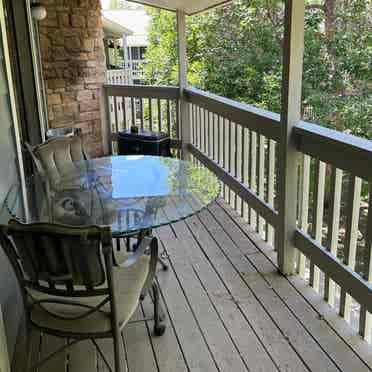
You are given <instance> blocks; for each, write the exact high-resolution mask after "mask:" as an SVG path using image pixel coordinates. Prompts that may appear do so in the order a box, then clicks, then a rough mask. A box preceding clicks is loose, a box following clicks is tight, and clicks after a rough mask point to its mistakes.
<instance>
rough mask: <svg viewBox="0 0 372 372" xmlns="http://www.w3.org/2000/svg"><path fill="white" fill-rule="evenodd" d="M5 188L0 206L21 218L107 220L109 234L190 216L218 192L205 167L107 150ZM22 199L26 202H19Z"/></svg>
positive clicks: (64, 221) (81, 221)
mask: <svg viewBox="0 0 372 372" xmlns="http://www.w3.org/2000/svg"><path fill="white" fill-rule="evenodd" d="M25 188H26V193H25V194H26V197H23V196H22V193H21V192H20V190H21V185H14V186H13V187H12V188H11V190H10V191H9V193H8V196H7V198H6V200H5V205H4V207H5V208H3V210H6V211H8V213H9V214H10V215H11V216H13V217H15V218H17V219H19V220H21V221H24V222H28V223H30V222H51V223H62V224H67V225H75V226H79V225H92V224H97V225H110V226H111V229H112V234H113V236H115V235H116V236H118V235H125V234H131V233H135V232H138V231H141V230H148V229H151V228H155V227H159V226H161V225H166V224H169V223H171V222H175V221H178V220H180V219H183V218H186V217H188V216H191V215H193V214H195V213H197V212H199V211H200V210H201V209H203V208H204V207H206V206H207V205H208V204H210V203H211V202H212V201H214V200H215V198H216V197H217V196H218V195H219V193H220V182H219V181H218V179H217V178H216V176H215V175H214V174H213V173H212V172H210V171H209V170H208V169H206V168H205V167H200V166H195V165H193V164H192V163H189V162H185V161H181V160H177V159H172V158H164V157H157V156H112V157H104V158H98V159H93V160H87V161H84V162H81V163H74V164H71V166H70V167H68V168H65V169H64V170H63V172H62V173H61V172H58V170H57V169H56V170H55V172H54V173H53V174H46V175H36V176H33V177H31V178H30V179H28V180H26V186H25ZM24 205H26V207H24Z"/></svg>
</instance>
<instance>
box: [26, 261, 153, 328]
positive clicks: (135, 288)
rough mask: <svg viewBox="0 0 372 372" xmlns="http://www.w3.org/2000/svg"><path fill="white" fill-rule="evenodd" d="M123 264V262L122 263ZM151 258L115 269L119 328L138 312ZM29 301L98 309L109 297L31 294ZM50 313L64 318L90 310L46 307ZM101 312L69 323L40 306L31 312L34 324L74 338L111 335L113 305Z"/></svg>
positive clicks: (60, 306)
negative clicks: (100, 334)
mask: <svg viewBox="0 0 372 372" xmlns="http://www.w3.org/2000/svg"><path fill="white" fill-rule="evenodd" d="M121 262H123V261H121ZM149 262H150V257H149V256H142V257H141V258H140V259H139V260H138V261H137V262H136V263H134V264H133V265H132V266H130V267H128V268H121V267H115V268H114V269H113V280H114V285H115V294H116V301H117V314H118V317H119V323H120V326H123V325H125V324H126V323H127V322H128V321H129V319H130V318H131V316H132V315H133V313H134V311H135V310H136V308H137V306H138V303H139V298H140V295H141V291H142V289H143V286H144V284H145V281H146V278H147V275H148V272H149ZM29 294H30V298H33V299H34V300H53V299H55V300H67V301H73V302H74V303H76V304H85V305H89V306H96V305H98V304H99V303H100V302H101V301H102V300H103V299H104V298H105V297H106V296H95V297H69V298H65V297H59V296H51V295H47V294H45V293H42V292H39V291H35V290H29ZM42 306H43V307H45V308H46V309H48V310H49V311H51V312H53V313H55V314H58V315H61V316H65V317H71V316H78V315H80V314H82V313H84V312H86V311H87V310H88V309H87V308H83V307H79V306H75V305H62V304H50V303H48V304H45V303H44V304H43V305H42ZM101 310H102V312H97V311H96V312H94V313H92V314H90V315H89V316H86V317H83V318H82V319H79V320H66V319H60V318H57V317H55V316H53V315H51V314H49V313H48V312H47V311H45V310H44V309H43V308H41V307H40V306H38V305H34V306H33V307H32V310H31V321H32V322H33V323H34V324H35V325H36V326H38V327H41V328H44V329H50V330H53V331H57V332H58V331H59V332H68V333H74V334H83V335H84V334H91V333H106V332H110V331H111V322H110V317H109V314H110V305H109V304H105V305H104V306H103V307H102V308H101Z"/></svg>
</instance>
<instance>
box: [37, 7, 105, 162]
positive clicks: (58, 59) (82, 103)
mask: <svg viewBox="0 0 372 372" xmlns="http://www.w3.org/2000/svg"><path fill="white" fill-rule="evenodd" d="M43 4H44V5H45V6H46V8H47V12H48V16H47V18H46V19H45V20H43V21H41V22H40V24H39V33H40V48H41V59H42V66H43V75H44V82H45V87H46V92H47V104H48V119H49V126H50V127H51V128H58V127H66V126H68V127H70V126H73V127H80V128H82V130H83V133H84V134H85V140H86V143H87V149H88V153H89V154H90V155H91V156H98V155H100V154H101V153H102V138H101V120H100V119H101V115H100V103H99V95H100V87H101V85H102V84H103V83H104V82H105V79H106V63H105V53H104V45H103V28H102V20H101V4H100V0H44V1H43Z"/></svg>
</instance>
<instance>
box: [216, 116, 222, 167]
mask: <svg viewBox="0 0 372 372" xmlns="http://www.w3.org/2000/svg"><path fill="white" fill-rule="evenodd" d="M220 119H221V117H220V116H219V115H218V116H217V120H216V121H217V163H218V164H219V165H220V164H221V149H222V146H221V122H220Z"/></svg>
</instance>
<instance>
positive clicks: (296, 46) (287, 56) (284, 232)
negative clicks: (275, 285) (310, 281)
mask: <svg viewBox="0 0 372 372" xmlns="http://www.w3.org/2000/svg"><path fill="white" fill-rule="evenodd" d="M304 13H305V5H304V0H286V1H285V29H284V43H283V78H282V110H281V125H282V138H281V141H280V144H279V161H280V163H279V174H278V176H279V177H278V198H279V226H277V241H276V244H277V250H278V264H279V270H280V271H281V272H282V273H283V274H285V275H290V274H293V273H294V270H295V247H294V245H293V236H294V232H295V229H296V212H297V165H298V164H297V159H298V153H297V151H296V146H295V143H294V136H293V127H294V126H295V125H296V124H298V122H299V120H300V118H301V87H302V60H303V49H304Z"/></svg>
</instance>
